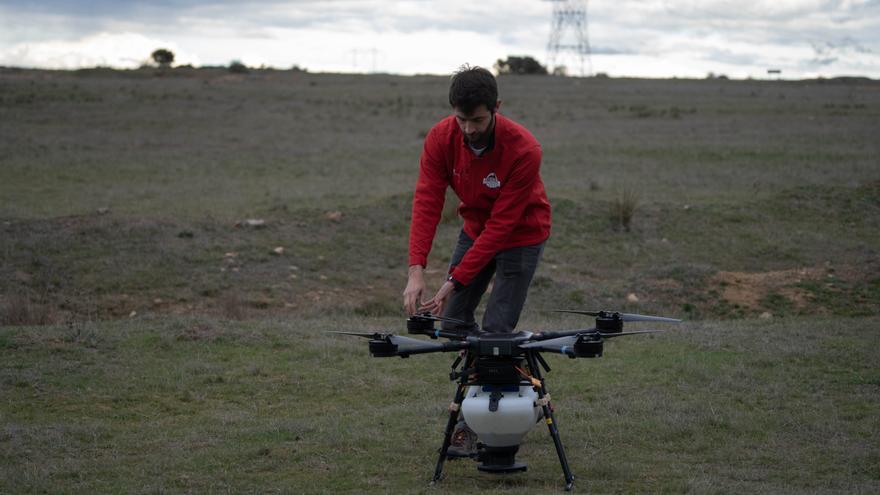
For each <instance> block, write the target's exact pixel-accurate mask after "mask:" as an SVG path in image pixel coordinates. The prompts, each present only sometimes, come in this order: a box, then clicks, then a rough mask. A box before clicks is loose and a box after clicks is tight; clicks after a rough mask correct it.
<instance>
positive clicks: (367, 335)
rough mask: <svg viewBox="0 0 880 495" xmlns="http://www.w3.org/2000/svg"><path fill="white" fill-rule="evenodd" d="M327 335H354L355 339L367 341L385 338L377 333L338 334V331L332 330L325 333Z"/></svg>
mask: <svg viewBox="0 0 880 495" xmlns="http://www.w3.org/2000/svg"><path fill="white" fill-rule="evenodd" d="M327 333H338V334H342V335H354V336H355V337H364V338H367V339H373V340H380V339H382V338H384V337H385V336H384V335H383V334H381V333H378V332H374V333H364V332H338V331H333V330H331V331H329V332H327Z"/></svg>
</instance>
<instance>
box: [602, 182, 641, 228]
mask: <svg viewBox="0 0 880 495" xmlns="http://www.w3.org/2000/svg"><path fill="white" fill-rule="evenodd" d="M638 208H639V194H638V192H636V191H635V190H633V189H630V188H628V187H625V188H623V189H621V190H619V191H618V192H617V194H616V195H615V197H614V199H613V200H612V201H611V208H610V211H609V216H610V219H611V225H612V227H613V228H614V229H615V230H619V229H621V228H622V229H623V230H625V231H627V232H629V231H630V227H631V225H632V219H633V216H635V214H636V210H638Z"/></svg>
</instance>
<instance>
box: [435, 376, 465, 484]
mask: <svg viewBox="0 0 880 495" xmlns="http://www.w3.org/2000/svg"><path fill="white" fill-rule="evenodd" d="M465 389H466V385H464V384H461V383H460V384H459V385H458V388H457V389H456V391H455V398H454V399H452V404H450V405H449V421H447V422H446V432H445V433H444V435H443V446H442V447H440V456H439V457H438V458H437V467H436V468H434V478H433V479H431V484H434V483H437V482H438V481H440V477H441V476H442V475H443V463H444V462H445V461H446V452H447V451H449V445H450V444H451V443H452V432H453V431H455V425H456V424H457V423H458V416H459V414H460V411H461V402H462V401H463V400H464V392H465Z"/></svg>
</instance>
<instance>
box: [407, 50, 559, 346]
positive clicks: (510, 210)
mask: <svg viewBox="0 0 880 495" xmlns="http://www.w3.org/2000/svg"><path fill="white" fill-rule="evenodd" d="M449 103H450V105H452V111H453V115H451V116H449V117H447V118H445V119H443V120H441V121H440V122H439V123H437V124H436V125H435V126H434V127H433V128H432V129H431V131H430V132H429V133H428V135H427V136H426V138H425V144H424V149H423V151H422V157H421V161H420V168H419V179H418V182H417V184H416V190H415V195H414V197H413V208H412V224H411V226H410V237H409V280H408V282H407V285H406V289H405V290H404V292H403V297H404V308H405V309H406V311H407V313H409V314H415V313H417V312H423V311H430V312H432V313H434V314H442V315H444V316H448V317H452V318H457V319H459V320H463V321H465V322H467V325H463V326H458V327H456V326H455V325H449V324H444V328H446V329H454V330H458V331H461V332H477V331H480V326H479V325H477V323H476V321H475V319H474V310H475V309H476V308H477V305H478V304H479V302H480V299H481V298H482V296H483V294H484V293H485V292H486V289H487V288H488V286H489V282H490V281H491V280H492V276H493V275H495V274H496V272H497V275H496V276H495V283H494V285H493V288H492V293H491V295H490V296H489V302H488V304H487V305H486V311H485V314H484V315H483V321H482V323H483V324H482V331H485V332H499V333H500V332H512V331H514V328H515V327H516V324H517V321H518V320H519V315H520V312H521V311H522V308H523V304H524V303H525V300H526V295H527V292H528V288H529V284H530V283H531V281H532V276H533V275H534V273H535V269H536V268H537V266H538V261H539V259H540V257H541V253H542V252H543V249H544V241H546V240H547V237H549V235H550V203H549V202H548V201H547V194H546V192H545V191H544V183H543V182H542V181H541V175H540V167H541V146H540V144H538V141H537V140H535V138H534V137H533V136H532V134H531V133H530V132H529V131H528V130H526V129H525V128H524V127H522V126H521V125H519V124H517V123H516V122H514V121H512V120H510V119H508V118H506V117H504V116H502V115H500V114H499V113H498V109H499V108H500V106H501V102H500V100H498V88H497V85H496V81H495V78H494V77H493V76H492V74H491V73H490V72H489V71H487V70H486V69H483V68H480V67H468V66H464V67H463V68H462V69H461V70H460V71H459V72H457V73H456V74H455V75H454V76H453V78H452V83H451V85H450V88H449ZM447 187H452V190H453V191H455V194H456V195H457V196H458V198H459V199H460V200H461V203H460V205H459V207H458V212H459V215H461V217H462V218H463V219H464V226H463V228H462V231H461V234H460V235H459V238H458V242H457V244H456V246H455V249H454V251H453V254H452V260H451V262H450V266H449V277H448V278H447V280H446V282H445V283H444V284H443V285H442V286H441V287H440V289H439V290H438V291H437V293H436V294H434V296H433V297H431V298H430V299H428V300H422V296H423V293H424V292H425V282H424V278H423V275H422V271H423V269H424V267H425V265H426V263H427V260H428V253H429V252H430V250H431V244H432V242H433V240H434V234H435V232H436V230H437V224H438V222H439V221H440V216H441V213H442V211H443V203H444V199H445V196H446V188H447Z"/></svg>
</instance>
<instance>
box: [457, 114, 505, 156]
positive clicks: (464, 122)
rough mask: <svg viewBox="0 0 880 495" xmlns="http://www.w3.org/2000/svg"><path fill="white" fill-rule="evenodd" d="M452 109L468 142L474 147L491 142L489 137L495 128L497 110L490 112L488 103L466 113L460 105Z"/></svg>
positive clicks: (481, 146)
mask: <svg viewBox="0 0 880 495" xmlns="http://www.w3.org/2000/svg"><path fill="white" fill-rule="evenodd" d="M452 111H453V114H454V115H455V121H456V122H458V127H459V128H460V129H461V132H462V134H464V140H465V142H466V143H467V144H469V145H470V146H473V147H474V148H483V147H485V146H487V145H488V144H489V138H490V137H491V135H492V132H493V131H494V130H495V112H490V111H489V109H488V108H486V105H480V106H478V107H477V108H475V109H474V111H473V112H471V113H464V112H463V111H462V110H461V109H460V108H458V107H455V108H453V109H452Z"/></svg>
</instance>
